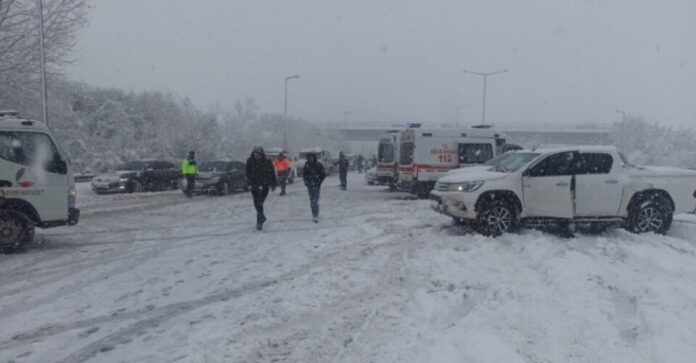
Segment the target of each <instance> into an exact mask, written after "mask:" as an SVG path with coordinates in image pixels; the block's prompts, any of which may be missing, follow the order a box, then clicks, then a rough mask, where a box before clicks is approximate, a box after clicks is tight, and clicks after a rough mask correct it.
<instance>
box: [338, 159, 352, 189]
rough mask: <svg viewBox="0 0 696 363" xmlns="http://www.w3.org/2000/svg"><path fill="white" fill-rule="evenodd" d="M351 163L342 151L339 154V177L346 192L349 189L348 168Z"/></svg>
mask: <svg viewBox="0 0 696 363" xmlns="http://www.w3.org/2000/svg"><path fill="white" fill-rule="evenodd" d="M349 166H350V163H349V162H348V159H347V158H346V155H345V154H344V153H343V151H341V152H340V153H338V176H339V178H340V179H341V189H343V190H346V187H348V167H349Z"/></svg>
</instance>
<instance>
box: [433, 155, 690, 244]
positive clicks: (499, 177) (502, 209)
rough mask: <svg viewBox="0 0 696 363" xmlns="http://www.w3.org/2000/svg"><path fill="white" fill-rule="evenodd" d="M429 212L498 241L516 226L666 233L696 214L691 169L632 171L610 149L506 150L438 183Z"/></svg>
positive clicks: (663, 168)
mask: <svg viewBox="0 0 696 363" xmlns="http://www.w3.org/2000/svg"><path fill="white" fill-rule="evenodd" d="M431 199H432V201H431V205H432V208H433V209H434V210H435V211H437V212H439V213H442V214H445V215H448V216H450V217H452V218H454V219H455V221H458V222H462V223H469V224H471V225H472V226H473V227H474V228H475V229H476V230H478V231H479V232H480V233H482V234H485V235H491V236H498V235H500V234H503V233H506V232H508V231H514V230H516V229H517V228H518V227H520V226H546V225H549V224H554V225H560V226H563V225H566V226H572V225H577V224H584V225H589V226H590V227H596V229H598V230H601V229H604V228H606V227H608V226H612V225H618V226H623V227H625V228H626V229H628V230H629V231H632V232H635V233H642V232H655V233H665V232H666V231H667V230H668V229H669V227H670V225H671V223H672V216H673V215H674V214H675V213H685V212H692V211H693V210H694V209H695V208H696V170H689V169H678V168H667V167H641V166H634V165H631V164H630V163H628V162H627V161H626V159H625V158H624V157H623V155H622V154H620V153H619V152H618V151H617V150H616V148H614V147H611V146H580V147H566V148H557V149H544V150H521V151H512V152H508V153H506V154H504V155H501V156H500V157H499V158H498V159H497V162H496V163H495V165H490V166H489V168H487V169H481V168H475V169H472V170H471V171H469V172H467V171H466V170H461V171H458V172H456V173H452V174H451V175H448V176H445V177H443V178H441V179H439V180H438V181H437V183H436V186H435V190H433V191H432V192H431Z"/></svg>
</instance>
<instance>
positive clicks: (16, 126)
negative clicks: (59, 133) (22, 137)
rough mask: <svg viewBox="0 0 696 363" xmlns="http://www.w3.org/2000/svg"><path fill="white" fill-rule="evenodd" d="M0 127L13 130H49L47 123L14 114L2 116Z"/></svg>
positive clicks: (0, 117)
mask: <svg viewBox="0 0 696 363" xmlns="http://www.w3.org/2000/svg"><path fill="white" fill-rule="evenodd" d="M0 128H2V129H12V130H22V129H24V130H26V129H34V130H41V131H48V127H46V124H44V123H43V122H40V121H35V120H28V119H24V118H20V117H17V116H14V115H11V114H9V115H6V116H0Z"/></svg>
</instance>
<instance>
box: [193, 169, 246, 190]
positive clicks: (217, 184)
mask: <svg viewBox="0 0 696 363" xmlns="http://www.w3.org/2000/svg"><path fill="white" fill-rule="evenodd" d="M237 189H242V190H247V182H246V167H245V164H244V163H243V162H241V161H206V162H203V163H201V164H200V165H199V167H198V176H197V177H196V185H195V187H194V192H197V193H211V194H217V195H227V194H229V193H230V192H232V191H233V190H237Z"/></svg>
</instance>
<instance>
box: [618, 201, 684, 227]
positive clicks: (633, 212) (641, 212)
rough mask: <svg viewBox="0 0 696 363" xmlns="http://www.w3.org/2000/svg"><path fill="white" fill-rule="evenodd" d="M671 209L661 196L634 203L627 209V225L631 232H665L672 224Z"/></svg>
mask: <svg viewBox="0 0 696 363" xmlns="http://www.w3.org/2000/svg"><path fill="white" fill-rule="evenodd" d="M672 214H673V212H672V210H671V209H670V208H669V204H668V202H667V201H666V200H664V199H661V198H655V199H649V200H644V201H641V202H639V203H636V204H635V205H634V206H633V207H632V208H631V209H630V210H629V211H628V220H627V227H628V230H629V231H631V232H633V233H648V232H653V233H658V234H665V233H666V232H667V230H668V229H669V227H670V225H671V224H672Z"/></svg>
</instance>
